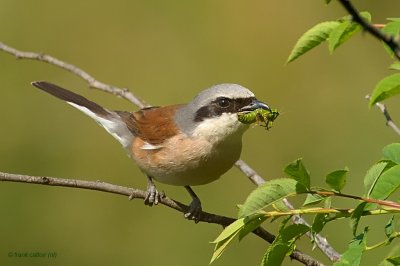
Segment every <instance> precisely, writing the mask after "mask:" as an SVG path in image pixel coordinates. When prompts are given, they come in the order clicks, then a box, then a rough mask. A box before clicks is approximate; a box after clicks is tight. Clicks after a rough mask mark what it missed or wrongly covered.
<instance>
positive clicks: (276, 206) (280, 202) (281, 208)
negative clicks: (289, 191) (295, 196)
mask: <svg viewBox="0 0 400 266" xmlns="http://www.w3.org/2000/svg"><path fill="white" fill-rule="evenodd" d="M272 208H274V209H275V210H276V211H279V212H285V211H288V210H290V209H289V208H288V206H286V204H285V203H284V202H283V199H282V200H278V201H275V202H274V203H273V204H272Z"/></svg>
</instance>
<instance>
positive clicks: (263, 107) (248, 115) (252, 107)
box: [238, 100, 279, 130]
mask: <svg viewBox="0 0 400 266" xmlns="http://www.w3.org/2000/svg"><path fill="white" fill-rule="evenodd" d="M278 116H279V112H278V110H277V109H271V108H270V107H269V106H268V105H267V104H265V103H263V102H261V101H258V100H254V101H253V102H252V103H251V104H249V105H247V106H245V107H243V108H241V109H240V110H239V112H238V120H239V121H240V122H242V123H244V124H252V123H255V122H257V124H258V125H260V126H263V127H265V128H266V129H267V130H269V129H270V128H271V127H272V123H273V122H274V120H275V119H276V118H277V117H278Z"/></svg>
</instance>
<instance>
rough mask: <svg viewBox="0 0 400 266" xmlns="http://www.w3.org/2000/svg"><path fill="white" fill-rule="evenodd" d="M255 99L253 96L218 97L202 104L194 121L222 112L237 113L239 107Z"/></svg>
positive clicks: (215, 115) (218, 114) (219, 114)
mask: <svg viewBox="0 0 400 266" xmlns="http://www.w3.org/2000/svg"><path fill="white" fill-rule="evenodd" d="M255 100H256V98H255V97H249V98H236V99H231V98H227V97H218V98H217V99H215V100H214V101H212V102H211V103H209V104H207V105H205V106H202V107H201V108H200V109H199V110H197V112H196V114H195V117H194V122H201V121H203V120H204V119H206V118H212V117H218V116H221V115H222V114H223V113H231V114H233V113H237V112H239V110H240V109H241V108H243V107H245V106H247V105H249V104H251V103H252V102H253V101H255Z"/></svg>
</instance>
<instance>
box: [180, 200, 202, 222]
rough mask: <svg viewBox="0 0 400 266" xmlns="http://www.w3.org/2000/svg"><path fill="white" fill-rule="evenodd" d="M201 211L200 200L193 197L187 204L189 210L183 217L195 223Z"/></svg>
mask: <svg viewBox="0 0 400 266" xmlns="http://www.w3.org/2000/svg"><path fill="white" fill-rule="evenodd" d="M201 213H202V208H201V202H200V200H199V199H198V198H193V200H192V202H191V203H190V205H189V210H188V211H187V212H186V213H185V215H184V216H185V218H186V219H188V220H193V221H194V222H195V223H198V222H199V221H200V217H201Z"/></svg>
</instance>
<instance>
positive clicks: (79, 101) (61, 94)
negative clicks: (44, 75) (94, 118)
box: [32, 81, 110, 117]
mask: <svg viewBox="0 0 400 266" xmlns="http://www.w3.org/2000/svg"><path fill="white" fill-rule="evenodd" d="M32 85H33V86H35V87H36V88H39V89H41V90H43V91H45V92H47V93H49V94H51V95H53V96H55V97H57V98H59V99H61V100H63V101H66V102H68V103H74V104H76V105H79V106H82V107H85V108H87V109H89V110H90V111H92V112H93V113H95V114H96V115H99V116H101V117H107V116H109V115H110V112H109V111H107V110H106V109H104V108H103V107H101V106H100V105H98V104H97V103H95V102H92V101H90V100H88V99H86V98H85V97H83V96H81V95H78V94H76V93H74V92H72V91H69V90H66V89H64V88H61V87H59V86H57V85H55V84H52V83H50V82H46V81H35V82H32Z"/></svg>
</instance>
